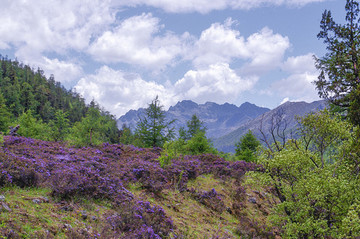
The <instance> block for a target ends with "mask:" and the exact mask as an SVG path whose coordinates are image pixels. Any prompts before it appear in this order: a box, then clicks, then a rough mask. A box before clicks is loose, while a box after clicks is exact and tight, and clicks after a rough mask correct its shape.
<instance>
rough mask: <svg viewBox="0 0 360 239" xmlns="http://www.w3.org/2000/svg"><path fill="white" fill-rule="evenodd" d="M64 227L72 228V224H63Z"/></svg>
mask: <svg viewBox="0 0 360 239" xmlns="http://www.w3.org/2000/svg"><path fill="white" fill-rule="evenodd" d="M64 228H65V229H72V226H71V225H70V224H64Z"/></svg>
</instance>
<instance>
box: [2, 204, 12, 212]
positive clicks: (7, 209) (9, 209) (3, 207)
mask: <svg viewBox="0 0 360 239" xmlns="http://www.w3.org/2000/svg"><path fill="white" fill-rule="evenodd" d="M0 205H1V211H8V212H11V211H12V210H11V208H10V207H9V206H8V205H7V204H6V203H4V202H3V203H1V204H0Z"/></svg>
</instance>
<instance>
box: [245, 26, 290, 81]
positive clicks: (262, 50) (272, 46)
mask: <svg viewBox="0 0 360 239" xmlns="http://www.w3.org/2000/svg"><path fill="white" fill-rule="evenodd" d="M289 47H290V41H289V39H288V37H286V36H285V37H284V36H281V35H280V34H274V33H273V31H272V30H271V29H269V28H267V27H265V28H263V29H262V30H261V31H260V32H257V33H254V34H252V35H251V36H249V37H248V38H247V41H246V48H247V50H248V51H249V54H250V56H251V61H250V63H249V64H246V65H245V66H244V67H243V70H244V71H245V72H256V73H258V74H259V73H261V72H265V71H268V70H271V69H274V68H275V67H278V66H280V65H281V63H282V61H283V57H284V54H285V51H286V50H287V49H288V48H289Z"/></svg>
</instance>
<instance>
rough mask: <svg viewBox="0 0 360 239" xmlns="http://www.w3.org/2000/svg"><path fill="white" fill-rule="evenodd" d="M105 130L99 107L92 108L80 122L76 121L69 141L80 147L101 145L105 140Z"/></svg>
mask: <svg viewBox="0 0 360 239" xmlns="http://www.w3.org/2000/svg"><path fill="white" fill-rule="evenodd" d="M103 136H104V131H103V125H102V124H101V115H100V112H99V110H98V109H95V108H90V109H89V111H88V112H87V113H86V117H84V118H83V119H82V120H81V121H80V122H76V123H75V124H74V126H73V127H72V128H71V130H70V135H69V137H68V141H69V142H70V143H71V144H73V145H75V146H78V147H82V146H92V145H99V144H101V143H102V142H103V141H102V139H103Z"/></svg>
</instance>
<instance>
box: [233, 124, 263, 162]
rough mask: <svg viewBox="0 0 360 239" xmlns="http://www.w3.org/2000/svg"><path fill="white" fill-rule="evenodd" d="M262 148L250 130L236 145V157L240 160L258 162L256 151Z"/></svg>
mask: <svg viewBox="0 0 360 239" xmlns="http://www.w3.org/2000/svg"><path fill="white" fill-rule="evenodd" d="M259 146H260V142H259V140H258V139H257V138H256V137H255V136H254V135H253V133H252V132H251V131H250V130H249V131H248V132H247V133H246V134H245V135H244V136H242V137H241V138H240V141H239V142H238V143H236V144H235V155H236V156H237V157H238V159H239V160H244V161H247V162H256V155H255V153H256V150H257V147H259Z"/></svg>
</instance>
